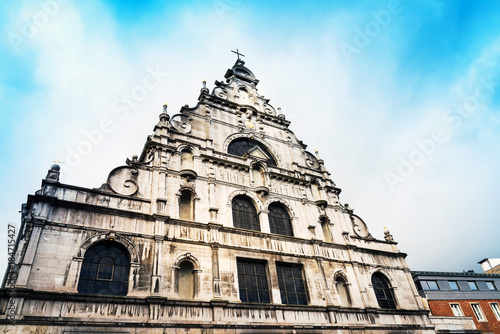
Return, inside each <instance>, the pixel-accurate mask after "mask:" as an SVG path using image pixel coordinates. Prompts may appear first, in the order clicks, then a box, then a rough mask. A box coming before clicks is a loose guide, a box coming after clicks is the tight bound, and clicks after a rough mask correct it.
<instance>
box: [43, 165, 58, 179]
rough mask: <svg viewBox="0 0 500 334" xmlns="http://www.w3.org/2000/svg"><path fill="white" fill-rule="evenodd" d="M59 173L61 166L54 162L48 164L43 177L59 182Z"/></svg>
mask: <svg viewBox="0 0 500 334" xmlns="http://www.w3.org/2000/svg"><path fill="white" fill-rule="evenodd" d="M60 173H61V166H59V165H58V164H57V163H55V164H53V165H52V166H50V169H49V171H48V172H47V176H46V177H45V180H50V181H55V182H59V174H60Z"/></svg>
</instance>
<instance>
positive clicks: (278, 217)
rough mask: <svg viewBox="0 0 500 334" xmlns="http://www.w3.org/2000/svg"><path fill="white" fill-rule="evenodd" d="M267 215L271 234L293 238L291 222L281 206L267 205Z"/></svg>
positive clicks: (275, 204)
mask: <svg viewBox="0 0 500 334" xmlns="http://www.w3.org/2000/svg"><path fill="white" fill-rule="evenodd" d="M268 215H269V227H270V228H271V233H276V234H281V235H289V236H292V237H293V229H292V220H291V219H290V215H289V214H288V212H287V210H286V209H285V208H284V207H283V205H281V204H278V203H272V204H271V205H269V214H268Z"/></svg>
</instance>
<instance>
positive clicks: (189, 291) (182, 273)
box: [178, 261, 194, 299]
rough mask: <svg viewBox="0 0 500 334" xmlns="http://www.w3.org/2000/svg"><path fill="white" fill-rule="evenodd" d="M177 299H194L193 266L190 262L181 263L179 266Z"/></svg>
mask: <svg viewBox="0 0 500 334" xmlns="http://www.w3.org/2000/svg"><path fill="white" fill-rule="evenodd" d="M178 284H179V287H178V288H179V290H178V291H179V298H180V299H193V298H194V266H193V264H192V263H191V262H190V261H182V262H181V264H180V265H179V281H178Z"/></svg>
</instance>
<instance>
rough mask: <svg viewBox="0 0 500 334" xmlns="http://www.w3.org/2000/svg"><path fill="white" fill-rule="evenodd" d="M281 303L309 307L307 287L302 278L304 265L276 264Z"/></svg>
mask: <svg viewBox="0 0 500 334" xmlns="http://www.w3.org/2000/svg"><path fill="white" fill-rule="evenodd" d="M276 271H277V272H278V283H279V286H280V292H281V303H283V304H295V305H307V296H306V287H305V282H304V277H303V276H302V265H301V264H293V263H276Z"/></svg>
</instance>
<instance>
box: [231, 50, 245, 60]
mask: <svg viewBox="0 0 500 334" xmlns="http://www.w3.org/2000/svg"><path fill="white" fill-rule="evenodd" d="M231 52H233V53H236V54H237V55H238V60H240V56H242V57H245V55H244V54H243V53H240V51H239V50H238V49H236V51H233V50H231Z"/></svg>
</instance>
